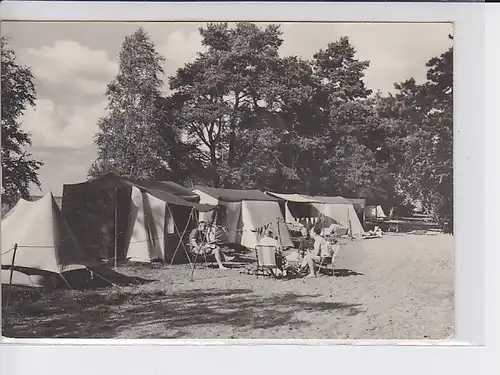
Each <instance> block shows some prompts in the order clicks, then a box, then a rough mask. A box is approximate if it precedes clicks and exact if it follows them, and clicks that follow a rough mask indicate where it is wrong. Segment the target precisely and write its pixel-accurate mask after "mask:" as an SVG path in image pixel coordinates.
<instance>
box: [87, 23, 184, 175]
mask: <svg viewBox="0 0 500 375" xmlns="http://www.w3.org/2000/svg"><path fill="white" fill-rule="evenodd" d="M164 62H165V59H164V57H162V56H161V55H159V54H158V53H157V52H156V50H155V46H154V44H153V42H152V41H151V40H150V38H149V36H148V34H147V33H146V32H145V31H144V30H143V29H142V28H139V29H138V30H137V31H136V32H135V33H133V34H132V35H130V36H128V37H126V38H125V41H124V42H123V45H122V49H121V51H120V55H119V72H118V75H117V76H116V77H115V79H114V80H113V81H112V82H111V83H110V84H109V85H108V88H107V90H106V95H107V97H108V107H107V110H108V114H107V116H105V117H103V118H101V119H100V120H99V124H98V125H99V133H98V134H97V135H96V136H95V144H96V146H97V149H98V158H97V160H96V161H95V162H94V163H93V165H92V167H91V169H90V172H89V175H90V176H91V177H97V176H100V175H103V174H106V173H110V172H111V173H115V174H118V175H121V176H124V177H133V178H143V179H155V178H160V177H161V176H164V175H168V173H169V172H171V166H170V163H169V162H170V161H171V159H172V155H171V154H170V152H169V151H170V150H171V148H166V147H164V140H165V139H167V138H168V139H170V142H171V143H172V142H174V143H175V142H176V141H177V139H176V132H175V131H174V130H173V129H171V128H169V126H168V124H165V123H163V121H164V120H165V118H166V116H167V115H166V114H165V113H164V111H163V108H164V107H163V105H162V104H163V103H162V87H163V84H164V83H163V81H162V79H161V75H162V74H163V63H164ZM164 125H165V126H164Z"/></svg>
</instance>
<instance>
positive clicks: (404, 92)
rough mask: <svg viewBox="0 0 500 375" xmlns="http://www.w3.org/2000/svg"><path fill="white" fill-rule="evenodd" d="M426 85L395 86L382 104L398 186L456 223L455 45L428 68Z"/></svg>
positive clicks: (439, 216) (408, 197)
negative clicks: (454, 181)
mask: <svg viewBox="0 0 500 375" xmlns="http://www.w3.org/2000/svg"><path fill="white" fill-rule="evenodd" d="M426 66H427V68H428V71H427V82H425V83H424V84H421V85H418V84H417V83H416V82H415V80H414V79H409V80H407V81H405V82H403V83H400V84H396V85H395V87H396V89H397V90H398V91H397V93H396V94H395V95H391V96H389V97H388V98H386V99H384V100H383V101H381V105H380V107H379V115H380V118H381V119H382V120H383V121H384V122H385V126H386V128H388V129H390V135H389V137H388V145H389V147H390V148H391V149H392V151H393V159H392V165H393V169H394V170H395V175H396V179H395V182H396V187H397V188H398V190H399V192H400V194H401V195H404V196H405V198H406V202H410V203H414V202H416V201H419V202H421V203H422V205H423V208H424V209H425V210H426V211H428V212H429V213H431V214H432V215H434V217H435V218H436V219H438V220H440V221H442V222H449V223H450V224H452V221H453V47H451V48H450V49H448V50H447V51H446V52H444V53H443V54H441V55H440V56H439V57H435V58H432V59H431V60H429V62H428V63H427V64H426Z"/></svg>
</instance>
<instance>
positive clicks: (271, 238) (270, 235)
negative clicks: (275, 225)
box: [257, 229, 283, 275]
mask: <svg viewBox="0 0 500 375" xmlns="http://www.w3.org/2000/svg"><path fill="white" fill-rule="evenodd" d="M257 246H272V247H274V248H275V249H276V269H275V270H274V271H273V272H275V274H276V275H279V274H281V272H282V267H283V259H282V254H281V252H282V249H281V246H280V243H279V241H278V240H277V237H276V235H275V234H274V231H273V230H272V229H266V231H265V232H264V237H263V238H261V239H260V241H259V242H258V243H257Z"/></svg>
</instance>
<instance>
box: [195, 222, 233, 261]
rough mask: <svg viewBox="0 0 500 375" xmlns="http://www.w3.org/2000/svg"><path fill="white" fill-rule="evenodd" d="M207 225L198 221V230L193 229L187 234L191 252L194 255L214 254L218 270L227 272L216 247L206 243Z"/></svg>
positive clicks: (220, 253)
mask: <svg viewBox="0 0 500 375" xmlns="http://www.w3.org/2000/svg"><path fill="white" fill-rule="evenodd" d="M206 230H207V223H206V222H205V221H200V222H199V224H198V228H194V229H193V230H192V231H191V233H190V234H189V245H190V246H191V251H192V252H193V253H195V254H199V253H205V254H212V253H213V254H214V257H215V261H216V262H217V264H218V265H219V269H221V270H227V269H228V268H227V267H224V265H223V264H222V252H221V250H220V248H219V246H217V245H213V244H210V243H209V242H208V238H207V234H206Z"/></svg>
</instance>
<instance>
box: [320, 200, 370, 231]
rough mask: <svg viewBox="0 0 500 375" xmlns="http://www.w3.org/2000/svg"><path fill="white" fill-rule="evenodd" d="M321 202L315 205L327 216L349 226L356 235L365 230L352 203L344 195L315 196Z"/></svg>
mask: <svg viewBox="0 0 500 375" xmlns="http://www.w3.org/2000/svg"><path fill="white" fill-rule="evenodd" d="M314 199H316V200H318V201H320V202H321V203H313V205H314V206H315V207H316V208H317V209H318V210H320V211H322V213H323V214H324V215H325V216H328V217H331V218H333V219H334V220H335V221H337V222H338V223H339V224H340V225H342V226H343V227H345V228H348V229H349V231H350V234H351V235H352V236H354V237H357V236H361V235H362V234H363V233H364V232H365V231H364V229H363V226H362V225H361V222H360V221H359V217H358V215H357V213H356V210H355V209H354V206H353V205H352V203H351V202H350V201H349V200H347V199H346V198H343V197H320V196H317V197H314Z"/></svg>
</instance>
